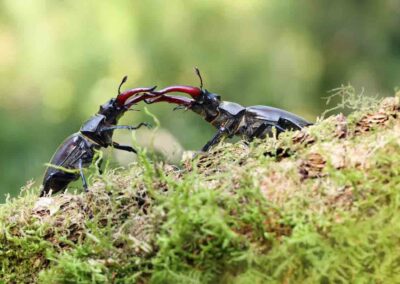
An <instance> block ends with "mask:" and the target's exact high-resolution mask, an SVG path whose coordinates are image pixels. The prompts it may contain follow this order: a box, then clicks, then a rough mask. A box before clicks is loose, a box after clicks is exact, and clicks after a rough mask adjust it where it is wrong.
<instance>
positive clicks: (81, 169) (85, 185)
mask: <svg viewBox="0 0 400 284" xmlns="http://www.w3.org/2000/svg"><path fill="white" fill-rule="evenodd" d="M79 173H80V175H81V179H82V184H83V188H84V189H85V191H86V192H88V191H89V190H88V185H87V181H86V178H85V175H84V174H83V167H82V159H80V160H79Z"/></svg>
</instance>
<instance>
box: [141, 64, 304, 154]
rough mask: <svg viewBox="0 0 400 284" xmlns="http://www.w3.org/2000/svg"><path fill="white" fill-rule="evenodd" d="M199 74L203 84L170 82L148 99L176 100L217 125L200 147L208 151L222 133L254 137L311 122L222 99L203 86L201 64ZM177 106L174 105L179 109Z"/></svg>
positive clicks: (292, 128)
mask: <svg viewBox="0 0 400 284" xmlns="http://www.w3.org/2000/svg"><path fill="white" fill-rule="evenodd" d="M195 71H196V74H197V76H198V77H199V79H200V88H197V87H191V86H170V87H167V88H165V89H163V90H160V91H152V92H151V93H152V94H154V95H158V97H153V98H147V99H145V102H146V103H147V104H152V103H156V102H169V103H174V104H177V105H178V107H176V108H184V109H190V110H192V111H194V112H195V113H197V114H199V115H201V116H202V117H203V118H204V119H205V120H206V121H208V122H209V123H211V124H212V125H214V126H215V127H216V128H217V129H218V131H217V133H216V134H215V135H214V137H212V139H211V140H210V141H208V142H207V144H206V145H204V147H203V148H202V149H201V150H202V151H208V150H209V149H210V148H211V147H212V146H213V145H215V144H217V143H218V142H219V141H220V140H221V138H222V137H229V138H231V137H233V136H234V135H238V136H241V137H243V138H245V139H248V140H251V139H253V138H264V137H265V136H267V135H269V136H271V135H273V133H274V131H273V129H274V128H275V129H276V133H277V134H279V133H281V132H283V131H286V130H299V129H301V128H303V127H305V126H309V125H312V123H310V122H308V121H306V120H305V119H303V118H301V117H299V116H297V115H295V114H293V113H290V112H287V111H284V110H282V109H278V108H274V107H270V106H261V105H259V106H250V107H243V106H241V105H239V104H237V103H233V102H227V101H221V97H220V96H219V95H217V94H214V93H210V92H209V91H207V90H206V89H203V79H202V77H201V74H200V71H199V69H198V68H195ZM171 92H180V93H186V94H188V95H190V96H191V97H192V98H193V99H189V98H186V97H183V96H169V95H165V94H167V93H171ZM176 108H175V109H176Z"/></svg>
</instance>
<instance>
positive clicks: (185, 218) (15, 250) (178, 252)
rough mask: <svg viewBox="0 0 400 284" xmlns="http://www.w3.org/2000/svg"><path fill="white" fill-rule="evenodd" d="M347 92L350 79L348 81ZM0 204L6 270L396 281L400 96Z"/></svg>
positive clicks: (8, 273)
mask: <svg viewBox="0 0 400 284" xmlns="http://www.w3.org/2000/svg"><path fill="white" fill-rule="evenodd" d="M345 90H346V92H349V90H348V89H345ZM353 104H354V105H355V106H358V110H357V111H355V112H353V113H352V114H350V115H349V116H348V117H347V118H346V117H344V116H341V115H338V116H333V117H329V118H327V119H325V120H323V121H320V122H319V123H317V124H316V125H315V126H312V127H309V128H308V129H304V130H303V131H302V132H288V133H284V134H283V135H280V137H279V138H278V139H275V138H268V139H266V140H263V141H254V142H252V143H251V144H250V145H245V144H244V143H242V142H238V143H236V144H226V143H225V144H221V145H219V146H218V147H216V148H215V149H214V150H213V151H212V152H211V153H210V154H208V155H202V156H199V157H197V158H196V159H194V160H192V161H186V162H184V163H183V165H182V168H181V169H180V170H177V169H176V168H174V167H172V166H170V165H166V164H163V163H160V162H155V161H154V160H153V159H151V158H148V157H147V155H146V153H145V152H142V153H140V155H139V159H138V163H137V164H134V165H132V166H131V167H130V168H129V169H127V170H123V169H120V170H109V171H107V172H106V173H105V174H104V175H102V176H99V175H96V174H94V175H92V176H91V179H90V181H91V184H92V186H91V188H90V192H89V193H87V194H84V193H81V194H71V193H65V194H62V195H58V196H54V197H46V198H38V197H37V193H38V191H39V189H38V186H34V185H27V186H26V187H25V188H24V190H23V192H22V193H21V196H20V197H18V198H14V199H10V200H8V201H7V202H6V204H3V205H1V207H0V264H1V268H0V282H1V281H3V282H5V283H9V282H11V283H12V282H17V283H23V282H25V283H32V282H39V283H134V282H138V283H143V282H151V283H265V282H269V283H282V282H284V283H332V282H334V283H336V282H337V283H343V282H345V283H348V282H351V283H353V282H356V283H364V282H368V283H369V282H380V283H397V282H400V279H399V278H400V277H399V275H400V273H398V272H399V271H398V270H399V267H400V263H399V262H400V252H399V251H398V250H397V247H398V244H399V242H400V221H399V218H397V216H399V213H400V208H399V205H400V175H399V173H400V167H399V164H400V134H399V133H400V131H399V130H400V120H399V118H398V110H399V102H398V98H397V97H394V98H387V99H385V100H384V101H383V102H381V103H380V104H379V105H373V104H372V103H371V104H368V105H367V106H364V105H357V104H355V103H354V102H352V104H350V103H349V104H347V105H346V106H351V105H353Z"/></svg>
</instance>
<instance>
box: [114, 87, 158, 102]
mask: <svg viewBox="0 0 400 284" xmlns="http://www.w3.org/2000/svg"><path fill="white" fill-rule="evenodd" d="M155 88H157V86H154V87H148V88H135V89H130V90H127V91H125V92H122V93H120V94H119V95H118V96H117V99H116V100H117V103H118V105H119V106H124V105H127V104H126V102H127V100H128V99H129V98H130V97H132V96H134V95H136V94H139V93H146V92H152V91H154V90H155ZM143 95H145V94H143ZM143 95H141V96H137V97H135V98H134V99H133V100H130V101H129V103H128V104H129V106H132V105H133V104H135V103H137V102H139V101H142V100H144V99H145V98H142V96H143ZM147 95H148V96H149V97H154V95H150V94H147Z"/></svg>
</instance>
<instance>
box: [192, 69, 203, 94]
mask: <svg viewBox="0 0 400 284" xmlns="http://www.w3.org/2000/svg"><path fill="white" fill-rule="evenodd" d="M194 71H195V72H196V75H197V77H199V79H200V89H202V90H203V78H202V77H201V74H200V70H199V68H197V67H194Z"/></svg>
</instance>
